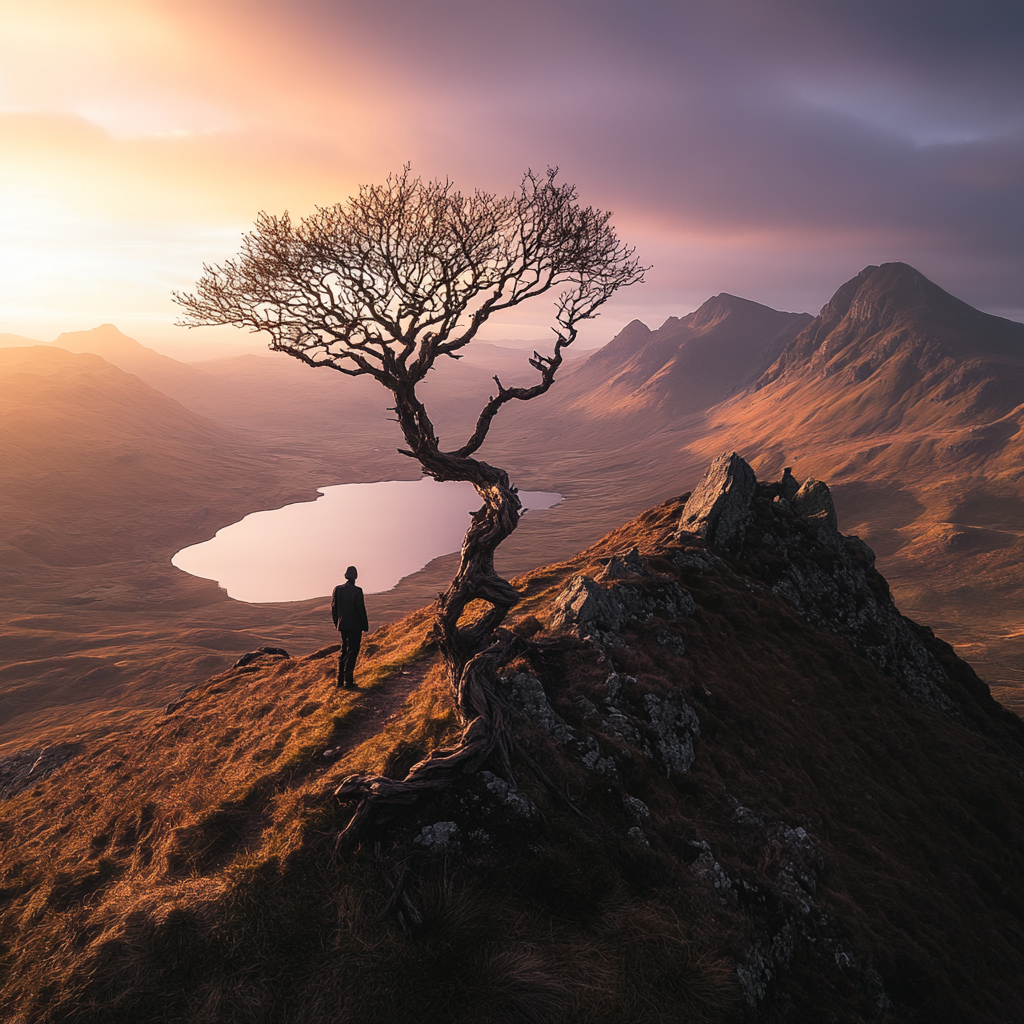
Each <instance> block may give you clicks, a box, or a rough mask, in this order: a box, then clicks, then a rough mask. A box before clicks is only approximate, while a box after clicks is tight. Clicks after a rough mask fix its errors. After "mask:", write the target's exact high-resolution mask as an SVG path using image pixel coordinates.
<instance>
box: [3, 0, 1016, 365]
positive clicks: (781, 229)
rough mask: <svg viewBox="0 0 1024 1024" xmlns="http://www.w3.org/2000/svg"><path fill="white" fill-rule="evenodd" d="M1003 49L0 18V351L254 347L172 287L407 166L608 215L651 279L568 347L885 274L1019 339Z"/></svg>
mask: <svg viewBox="0 0 1024 1024" xmlns="http://www.w3.org/2000/svg"><path fill="white" fill-rule="evenodd" d="M1022 53H1024V3H1021V2H1020V0H1003V2H992V0H960V2H948V0H859V2H857V3H852V2H830V0H770V2H769V0H699V2H698V0H674V2H669V0H628V2H618V0H615V2H611V0H546V2H533V0H359V2H353V0H287V2H284V0H216V2H210V0H0V333H4V332H7V333H13V334H19V335H25V336H27V337H31V338H37V339H40V340H50V339H52V338H54V337H56V335H57V334H58V333H60V332H61V331H65V330H85V329H89V328H91V327H94V326H97V325H99V324H101V323H114V324H116V325H117V326H118V327H120V328H121V330H123V331H124V332H125V333H128V334H130V335H131V336H133V337H136V338H138V339H139V340H143V341H145V342H146V343H147V344H153V345H154V346H156V347H159V348H161V350H163V351H166V352H168V353H170V354H178V355H180V356H181V357H182V358H200V357H202V356H203V355H207V354H208V355H211V356H215V355H219V354H222V353H226V352H227V351H228V348H229V347H231V346H236V345H241V344H245V345H248V346H252V345H253V344H256V345H259V344H260V343H259V342H258V340H257V339H253V338H251V337H247V336H244V335H241V334H239V333H238V332H235V331H233V330H231V329H228V328H223V329H221V328H218V329H203V330H199V331H192V332H188V331H186V330H185V329H184V328H180V327H175V326H174V320H175V319H176V316H177V309H176V307H175V306H174V305H173V303H172V302H171V299H170V293H171V291H172V290H173V289H176V288H177V289H186V290H187V289H189V288H190V287H191V286H192V284H193V283H194V282H195V280H196V278H197V277H198V276H199V274H200V273H201V270H202V266H203V263H204V262H208V263H212V262H217V261H219V260H222V259H224V258H227V257H229V256H231V255H232V254H233V253H235V252H236V251H237V248H238V245H239V240H240V237H241V235H242V233H243V232H244V231H246V230H247V229H248V227H249V226H250V225H251V224H252V222H253V220H254V218H255V216H256V214H257V213H258V212H259V211H260V210H267V211H269V212H273V213H280V212H282V211H284V210H288V211H290V212H291V214H292V215H293V217H295V216H302V215H304V214H307V213H309V212H311V211H312V210H313V208H314V207H315V206H316V205H330V204H332V203H335V202H338V201H341V200H343V199H344V198H345V197H346V196H348V195H349V194H351V193H352V192H353V191H354V190H355V188H356V187H357V185H358V184H360V183H364V182H376V181H381V180H383V179H384V178H385V177H386V175H387V174H388V173H389V172H391V171H395V170H398V169H400V168H401V167H402V165H403V164H405V163H410V164H411V165H412V169H413V171H414V172H415V173H417V174H420V175H422V176H423V177H425V178H448V179H450V180H452V181H453V182H454V183H455V184H456V186H457V187H459V188H460V189H462V190H464V191H471V190H472V189H474V188H480V189H485V190H489V191H495V192H501V193H505V192H511V191H513V190H514V189H515V187H516V186H517V184H518V182H519V180H520V177H521V175H522V173H523V171H524V170H526V169H527V168H534V169H543V168H544V167H546V166H557V167H558V168H559V169H560V176H561V177H562V178H563V179H564V180H567V181H572V182H575V183H576V185H577V186H578V188H579V193H580V198H581V200H582V201H583V202H584V203H585V204H588V205H593V206H597V207H600V208H602V209H607V210H611V211H613V214H614V217H613V223H614V224H615V226H616V228H617V229H618V232H619V235H620V237H622V238H623V239H625V240H626V241H628V242H629V243H630V244H632V245H635V246H636V248H637V252H638V254H639V256H640V257H641V259H642V260H643V262H644V263H645V264H649V265H651V266H652V269H651V271H650V272H649V273H648V275H647V281H646V283H644V284H643V285H640V286H637V287H634V288H631V289H628V290H625V291H623V292H621V293H619V294H618V295H617V296H616V297H615V298H614V299H613V300H612V301H611V302H610V303H609V304H608V305H607V306H606V307H605V309H604V312H603V314H602V316H601V317H600V318H599V319H597V320H595V321H594V322H592V323H591V324H588V325H587V327H586V329H585V332H584V333H583V335H582V339H581V344H582V345H583V346H585V347H594V346H597V345H600V344H603V343H604V342H606V341H607V340H608V339H609V338H611V337H612V336H613V335H614V334H615V333H616V331H617V330H619V329H620V328H621V327H622V326H624V325H625V324H626V323H628V322H629V321H630V320H631V319H633V318H634V317H636V318H639V319H641V320H643V321H644V322H645V323H647V324H648V325H649V326H651V327H656V326H659V325H660V324H661V323H662V322H663V321H664V320H665V319H666V318H667V317H668V316H682V315H685V314H686V313H688V312H690V311H691V310H693V309H695V308H696V307H697V306H698V305H699V304H700V303H701V302H703V301H704V300H705V299H706V298H708V297H709V296H711V295H714V294H717V293H719V292H723V291H724V292H730V293H732V294H735V295H741V296H743V297H745V298H749V299H754V300H756V301H758V302H764V303H766V304H768V305H770V306H773V307H775V308H777V309H788V310H796V311H805V310H806V311H809V312H812V313H814V312H817V310H818V309H819V308H820V306H821V305H823V304H824V302H826V301H827V299H828V298H829V296H830V295H831V294H832V293H833V292H834V291H835V289H836V288H837V287H838V286H839V285H840V284H841V283H842V282H843V281H845V280H847V279H848V278H850V277H852V276H854V275H855V274H856V273H857V272H858V271H860V270H861V269H862V268H863V267H864V266H866V265H868V264H872V263H875V264H877V263H883V262H888V261H891V260H903V261H905V262H908V263H910V264H912V265H913V266H915V267H917V269H919V270H920V271H922V272H923V273H924V274H925V275H926V276H928V277H930V278H931V279H932V280H933V281H935V282H936V283H937V284H939V285H941V286H942V287H943V288H945V289H946V290H947V291H950V292H952V293H953V294H954V295H957V296H958V297H960V298H962V299H965V300H966V301H968V302H970V303H971V304H972V305H975V306H978V307H979V308H981V309H984V310H987V311H988V312H992V313H997V314H999V315H1002V316H1008V317H1011V318H1013V319H1018V320H1024V60H1022V59H1021V54H1022ZM549 312H550V311H549V308H548V306H547V304H546V302H545V301H543V300H541V301H539V302H538V303H535V304H533V305H532V306H531V305H526V306H524V307H521V308H520V309H519V310H518V311H516V312H515V315H510V316H509V317H507V318H506V319H505V320H502V321H500V322H497V323H494V324H492V325H490V326H489V328H488V332H487V334H486V335H485V337H486V338H488V339H489V340H492V341H502V340H514V339H522V340H526V341H535V340H538V339H543V338H545V337H547V336H549V334H548V323H549V320H548V316H549Z"/></svg>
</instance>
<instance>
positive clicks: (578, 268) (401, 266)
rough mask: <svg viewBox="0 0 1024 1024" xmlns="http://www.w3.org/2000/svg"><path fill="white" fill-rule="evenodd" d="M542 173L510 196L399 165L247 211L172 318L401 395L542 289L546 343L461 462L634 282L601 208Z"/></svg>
mask: <svg viewBox="0 0 1024 1024" xmlns="http://www.w3.org/2000/svg"><path fill="white" fill-rule="evenodd" d="M556 176H557V171H556V170H555V169H551V168H549V169H548V170H547V172H546V173H545V174H544V175H543V176H539V175H536V174H534V173H533V172H530V171H528V172H527V173H526V174H525V175H524V176H523V179H522V182H521V184H520V187H519V190H518V192H517V193H516V194H514V195H512V196H497V195H494V194H491V193H487V192H480V191H476V192H474V193H473V194H472V195H463V194H462V193H461V192H459V191H457V190H456V189H455V188H454V186H453V185H452V184H451V182H448V181H443V182H442V181H423V180H422V179H420V178H418V177H413V176H412V175H411V173H410V170H409V168H408V167H406V168H405V169H404V170H403V171H402V173H401V174H395V175H391V176H389V177H388V179H387V181H386V182H384V184H381V185H363V186H361V187H360V188H359V191H358V192H357V193H356V195H354V196H352V197H351V198H350V199H348V200H347V201H346V202H343V203H337V204H335V205H333V206H329V207H323V208H318V209H317V210H316V211H315V212H314V213H313V214H312V215H311V216H309V217H306V218H304V219H303V220H302V221H301V222H300V223H299V224H297V225H294V224H293V223H292V221H291V218H290V217H289V216H288V214H287V213H285V214H283V215H281V216H274V215H272V214H268V213H261V214H260V215H259V216H258V218H257V220H256V225H255V228H254V230H252V231H251V232H249V233H248V234H247V235H246V236H245V237H244V239H243V243H242V250H241V253H240V255H239V256H238V257H237V258H235V259H231V260H227V261H226V262H224V263H222V264H220V265H216V266H205V267H204V272H203V276H202V277H201V279H200V280H199V282H198V284H197V286H196V291H195V293H194V294H182V293H175V299H176V301H177V302H178V303H179V304H180V305H181V306H182V307H183V308H184V310H185V317H184V319H183V321H182V322H183V323H184V324H186V325H188V326H201V325H211V324H231V325H235V326H238V327H243V328H248V329H249V330H252V331H264V332H266V333H267V334H268V335H269V336H270V347H271V349H273V350H275V351H279V352H287V353H288V354H289V355H292V356H294V357H295V358H297V359H301V360H302V361H303V362H305V363H308V364H309V365H310V366H327V367H330V368H332V369H334V370H337V371H339V372H341V373H345V374H348V375H351V376H359V375H363V374H369V375H371V376H373V377H375V378H376V379H377V380H378V381H380V383H381V384H383V385H384V386H385V387H387V388H388V389H389V390H391V391H399V390H401V391H405V390H407V389H408V388H410V387H413V388H414V387H415V385H416V384H417V383H419V382H420V381H421V380H423V378H424V377H425V376H426V374H427V373H428V372H429V371H430V369H431V368H432V367H433V366H434V364H435V362H436V360H437V358H438V357H439V356H449V357H452V358H456V359H457V358H459V352H460V350H461V349H463V348H465V346H466V345H468V344H470V343H471V342H472V341H473V340H474V338H476V337H477V335H478V333H479V330H480V327H481V326H482V325H483V324H484V322H485V321H486V320H488V318H490V317H492V316H494V315H496V314H499V313H502V312H504V311H506V310H509V309H511V308H512V307H514V306H518V305H520V304H521V303H523V302H526V301H528V300H530V299H535V298H538V297H540V296H542V295H545V294H547V293H551V294H552V297H553V299H554V307H555V308H554V323H553V331H554V349H553V351H552V353H551V354H550V355H541V354H540V353H537V352H535V353H534V354H533V357H532V358H531V359H530V364H531V365H532V366H533V367H534V368H535V369H536V370H537V371H538V373H539V375H540V376H539V379H538V381H537V384H536V385H534V386H533V387H530V388H504V387H502V386H501V385H500V383H499V384H498V394H497V395H495V396H493V397H492V398H491V400H490V401H489V402H488V404H487V405H486V406H485V408H484V410H483V411H482V413H481V418H480V420H479V421H478V423H477V429H476V430H475V431H474V434H473V436H472V437H471V438H470V439H469V440H468V441H467V443H466V445H464V446H463V447H462V448H461V449H460V450H459V451H458V452H457V454H458V455H460V456H462V457H465V456H467V455H470V454H472V453H473V452H474V451H476V449H477V448H479V446H480V444H481V443H482V442H483V439H484V436H485V435H486V432H487V427H488V426H489V424H490V420H491V419H492V418H493V416H494V414H495V413H496V412H497V411H498V409H499V408H500V407H501V406H502V405H504V404H505V403H506V402H508V401H510V400H513V399H518V400H528V399H531V398H534V397H536V396H537V395H539V394H542V393H543V392H544V391H546V390H547V389H548V387H550V385H551V383H552V381H553V380H554V376H555V373H556V371H557V369H558V367H559V365H560V364H561V362H562V350H563V349H564V348H565V347H566V346H568V345H570V344H572V342H573V341H574V340H575V339H576V336H577V331H578V327H579V324H580V323H581V322H582V321H584V320H588V319H590V318H591V317H593V316H594V315H595V313H596V311H597V309H598V307H600V306H601V305H602V304H603V303H604V302H606V301H607V300H608V299H609V298H610V297H611V296H612V294H613V293H614V292H615V291H616V290H617V289H618V288H620V287H622V286H624V285H628V284H633V283H635V282H637V281H640V280H642V279H643V274H644V268H643V267H641V266H640V264H639V261H638V260H637V258H636V256H635V254H634V251H633V250H632V249H631V248H629V247H627V246H625V245H624V244H622V243H621V242H620V241H619V239H618V237H617V236H616V233H615V230H614V228H613V227H612V226H611V224H610V217H611V215H610V214H609V213H607V212H605V211H601V210H595V209H593V208H592V207H589V206H587V207H584V206H580V205H579V204H578V203H577V201H576V200H577V193H576V189H575V187H574V186H572V185H569V184H564V183H563V184H560V183H558V182H557V181H556ZM453 454H456V453H453ZM429 471H430V470H429V469H428V472H429Z"/></svg>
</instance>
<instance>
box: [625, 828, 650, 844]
mask: <svg viewBox="0 0 1024 1024" xmlns="http://www.w3.org/2000/svg"><path fill="white" fill-rule="evenodd" d="M626 838H627V839H629V841H630V842H632V843H636V845H637V846H646V847H649V846H650V845H651V843H650V840H649V839H648V838H647V833H646V832H645V831H644V830H643V829H642V828H640V826H639V825H634V826H633V827H632V828H631V829H630V830H629V831H628V832H627V833H626Z"/></svg>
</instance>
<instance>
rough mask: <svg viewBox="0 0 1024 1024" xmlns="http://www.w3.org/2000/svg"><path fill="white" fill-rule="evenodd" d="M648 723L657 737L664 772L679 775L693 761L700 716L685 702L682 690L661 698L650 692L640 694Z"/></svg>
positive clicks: (698, 734) (685, 770)
mask: <svg viewBox="0 0 1024 1024" xmlns="http://www.w3.org/2000/svg"><path fill="white" fill-rule="evenodd" d="M644 707H645V708H646V709H647V714H648V717H649V718H650V720H651V726H652V727H653V729H654V732H655V733H656V734H657V737H658V752H659V753H660V754H661V757H662V760H663V761H664V763H665V775H666V777H667V778H671V777H672V773H673V772H676V773H677V774H679V775H682V774H683V773H684V772H687V771H689V770H690V766H691V765H692V764H693V762H694V760H696V756H697V755H696V754H695V752H694V749H693V741H694V739H696V738H697V737H698V736H700V719H699V718H698V717H697V712H696V711H694V710H693V708H691V707H690V705H689V704H687V703H686V700H685V699H684V697H683V694H682V691H680V690H675V691H673V692H671V693H669V695H668V696H667V697H665V699H664V700H662V699H661V698H660V697H658V696H656V695H655V694H653V693H648V694H645V695H644Z"/></svg>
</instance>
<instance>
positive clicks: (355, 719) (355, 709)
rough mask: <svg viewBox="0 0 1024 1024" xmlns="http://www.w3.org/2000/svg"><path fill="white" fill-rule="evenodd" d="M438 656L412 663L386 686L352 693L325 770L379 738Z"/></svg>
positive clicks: (379, 685) (385, 684)
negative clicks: (375, 737) (379, 734)
mask: <svg viewBox="0 0 1024 1024" xmlns="http://www.w3.org/2000/svg"><path fill="white" fill-rule="evenodd" d="M436 660H437V656H436V654H432V655H427V656H425V657H423V658H420V659H419V660H417V661H414V662H411V663H410V664H409V665H407V666H406V667H405V668H404V669H402V670H401V671H400V672H399V673H398V674H397V675H395V676H392V677H391V678H390V679H389V680H388V681H387V682H386V683H380V684H378V685H377V686H374V687H373V688H372V689H368V690H359V691H356V692H355V693H353V694H352V705H354V706H351V710H350V711H349V713H348V714H347V715H346V716H345V720H344V722H342V724H341V725H340V726H339V727H338V731H337V733H336V735H335V738H334V743H333V745H332V746H331V747H330V749H328V750H325V751H324V755H323V756H324V767H331V766H333V765H335V764H337V763H338V762H339V761H342V760H344V759H345V757H346V756H347V755H348V754H350V753H351V752H352V751H353V750H355V749H356V748H357V747H358V746H359V745H360V744H361V743H365V742H366V740H368V739H370V738H371V737H373V736H376V735H377V733H379V732H380V731H381V730H382V729H383V728H384V726H385V725H386V724H387V723H388V722H389V721H391V719H393V718H394V717H395V716H396V715H397V714H398V713H399V711H400V710H401V708H402V705H403V704H404V703H405V701H406V698H407V697H408V696H409V694H410V693H412V691H413V690H415V689H416V687H417V686H419V685H420V683H422V682H423V680H424V679H425V678H426V675H427V672H429V671H430V669H431V667H432V666H433V665H434V663H435V661H436Z"/></svg>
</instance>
